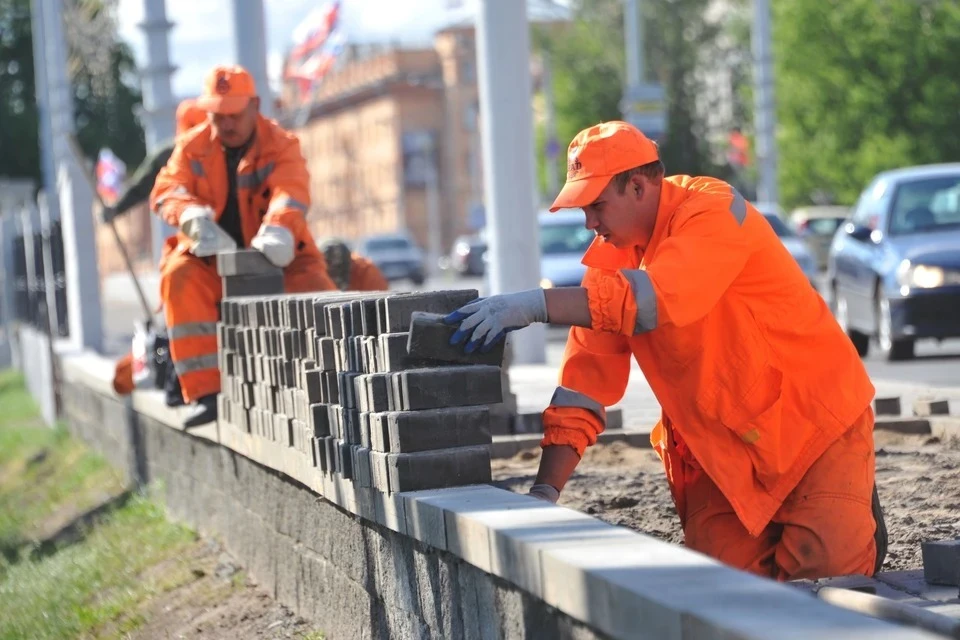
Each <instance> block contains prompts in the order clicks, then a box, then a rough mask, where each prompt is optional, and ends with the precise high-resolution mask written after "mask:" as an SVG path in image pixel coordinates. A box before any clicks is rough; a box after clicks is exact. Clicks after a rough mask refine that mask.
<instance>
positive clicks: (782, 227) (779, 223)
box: [763, 214, 796, 238]
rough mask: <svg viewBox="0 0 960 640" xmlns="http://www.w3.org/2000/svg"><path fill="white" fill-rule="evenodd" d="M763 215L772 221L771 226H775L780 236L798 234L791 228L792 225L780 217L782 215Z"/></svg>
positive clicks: (786, 236)
mask: <svg viewBox="0 0 960 640" xmlns="http://www.w3.org/2000/svg"><path fill="white" fill-rule="evenodd" d="M763 217H764V218H766V219H767V222H769V223H770V226H771V227H773V230H774V231H775V232H776V233H777V235H778V236H779V237H781V238H793V237H794V236H796V234H795V233H794V232H793V231H791V230H790V227H788V226H787V225H786V223H785V222H784V221H783V220H781V219H780V216H777V215H773V214H765V215H764V216H763Z"/></svg>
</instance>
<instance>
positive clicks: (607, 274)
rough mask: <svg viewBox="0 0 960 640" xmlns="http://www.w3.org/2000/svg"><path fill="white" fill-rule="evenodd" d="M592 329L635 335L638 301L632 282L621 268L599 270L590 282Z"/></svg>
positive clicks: (587, 286)
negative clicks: (631, 286) (616, 269)
mask: <svg viewBox="0 0 960 640" xmlns="http://www.w3.org/2000/svg"><path fill="white" fill-rule="evenodd" d="M586 288H587V302H588V304H589V306H590V321H591V328H592V329H593V330H594V331H607V332H610V333H619V334H622V335H626V336H632V335H633V329H634V323H635V322H636V317H637V304H636V301H634V299H633V296H632V295H631V289H630V284H629V283H628V282H627V279H626V278H625V277H624V276H623V274H622V273H620V272H619V271H604V272H602V273H598V274H597V275H596V277H595V278H592V279H591V281H590V282H589V283H587V284H586Z"/></svg>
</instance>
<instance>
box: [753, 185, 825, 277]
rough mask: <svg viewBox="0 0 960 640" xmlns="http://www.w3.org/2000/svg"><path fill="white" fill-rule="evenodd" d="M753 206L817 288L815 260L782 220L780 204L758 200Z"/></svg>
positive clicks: (804, 244) (803, 243)
mask: <svg viewBox="0 0 960 640" xmlns="http://www.w3.org/2000/svg"><path fill="white" fill-rule="evenodd" d="M753 206H755V207H756V208H757V211H759V212H760V213H762V214H763V217H764V218H766V219H767V222H769V223H770V226H771V227H773V230H774V231H775V232H776V234H777V237H778V238H780V241H781V242H782V243H783V246H784V247H786V249H787V251H789V252H790V255H792V256H793V259H794V260H796V261H797V264H799V265H800V269H802V270H803V273H804V275H806V276H807V279H808V280H809V281H810V284H811V285H812V286H813V287H814V288H817V261H816V259H815V258H814V257H813V253H812V252H811V251H810V249H809V248H808V247H807V245H806V243H805V242H804V241H803V240H802V239H801V238H800V236H798V235H797V234H796V233H795V232H794V231H793V229H791V228H790V227H789V226H788V225H787V223H786V222H784V221H783V211H782V210H781V209H780V206H779V205H777V204H774V203H770V202H758V203H754V205H753Z"/></svg>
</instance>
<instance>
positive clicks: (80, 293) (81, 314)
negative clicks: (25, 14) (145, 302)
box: [38, 0, 103, 351]
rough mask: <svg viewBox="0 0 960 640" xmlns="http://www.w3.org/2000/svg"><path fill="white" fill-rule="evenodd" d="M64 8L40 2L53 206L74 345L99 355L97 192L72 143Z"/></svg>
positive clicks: (57, 2)
mask: <svg viewBox="0 0 960 640" xmlns="http://www.w3.org/2000/svg"><path fill="white" fill-rule="evenodd" d="M63 2H64V0H43V1H42V2H38V4H42V5H43V10H42V12H41V14H42V19H43V31H42V34H41V38H42V39H43V47H42V51H44V58H43V62H44V63H45V65H46V81H47V87H48V91H49V99H50V102H49V106H50V109H49V118H50V124H51V126H50V129H51V132H52V136H53V147H52V150H53V158H54V166H55V167H56V176H55V177H56V181H55V183H54V187H53V190H52V191H51V192H50V193H49V195H48V202H49V200H54V199H58V201H59V205H60V206H59V208H60V224H61V226H60V229H61V233H62V236H63V258H64V267H65V269H64V270H65V277H66V293H67V317H68V321H69V324H70V341H71V342H72V343H73V346H75V347H77V348H81V349H92V350H94V351H99V350H100V348H101V346H102V343H103V324H102V316H101V309H100V273H99V270H98V266H97V254H96V251H93V250H92V247H96V233H95V229H94V226H93V215H92V214H93V192H92V191H91V189H90V188H89V186H88V185H87V183H86V180H85V179H84V178H83V177H82V176H83V174H82V173H81V172H83V171H86V170H87V168H86V167H83V166H80V164H79V162H80V158H74V157H73V155H72V154H71V152H70V149H69V148H68V139H69V137H70V136H73V135H74V132H75V131H76V126H75V124H74V120H73V90H72V88H71V85H70V78H69V77H68V75H67V49H66V39H65V38H64V33H63V15H64V10H63ZM38 66H39V65H38Z"/></svg>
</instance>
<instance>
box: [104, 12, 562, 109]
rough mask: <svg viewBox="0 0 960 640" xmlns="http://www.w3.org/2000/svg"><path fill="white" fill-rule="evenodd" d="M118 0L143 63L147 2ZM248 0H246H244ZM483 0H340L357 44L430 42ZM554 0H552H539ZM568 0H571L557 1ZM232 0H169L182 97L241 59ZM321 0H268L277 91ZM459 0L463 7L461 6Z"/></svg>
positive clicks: (126, 35)
mask: <svg viewBox="0 0 960 640" xmlns="http://www.w3.org/2000/svg"><path fill="white" fill-rule="evenodd" d="M158 1H160V0H119V2H118V9H117V11H118V15H117V19H118V23H119V25H118V26H119V31H120V37H121V38H123V39H124V40H125V41H126V42H128V43H129V44H130V46H131V48H132V49H133V52H134V56H135V57H136V59H137V62H138V64H142V63H143V60H144V51H145V47H146V41H145V38H144V34H143V32H142V31H141V30H140V29H139V28H138V27H137V24H138V23H139V22H140V21H141V20H142V19H143V15H144V13H143V7H144V3H145V2H158ZM239 1H240V2H243V0H239ZM477 1H478V0H341V20H342V24H343V26H344V28H345V29H346V32H347V36H348V38H349V40H350V42H352V43H365V42H384V41H394V42H398V43H399V44H402V45H406V46H416V45H422V46H430V43H432V40H433V34H434V32H435V31H436V30H437V29H438V28H439V27H440V26H442V25H444V24H447V23H448V22H449V21H451V20H455V19H457V18H458V17H463V16H464V14H465V12H466V13H467V14H468V15H469V14H471V13H472V12H473V11H474V10H475V3H476V2H477ZM536 1H537V2H541V3H542V2H550V0H536ZM554 1H555V3H556V4H560V5H566V4H567V3H568V2H569V0H554ZM231 4H232V3H231V1H230V0H166V7H167V19H168V20H170V21H171V22H173V23H175V26H174V27H173V29H172V30H171V31H170V35H169V46H170V57H171V62H172V63H173V64H174V65H176V66H177V67H178V70H177V71H176V73H174V76H173V91H174V94H175V95H176V96H178V97H185V96H191V95H196V94H197V93H198V92H199V90H200V87H201V85H202V83H203V77H204V75H206V73H207V71H209V70H210V68H211V67H213V66H214V65H216V64H223V63H233V62H236V56H235V49H234V42H233V26H232V17H231V16H232V14H231ZM323 4H324V3H323V2H322V0H263V5H264V13H265V14H266V34H267V69H268V73H269V74H270V78H271V86H272V87H273V88H274V90H275V91H276V90H277V88H278V85H277V79H278V78H279V75H280V70H281V66H282V61H283V54H284V52H285V51H286V50H287V48H288V47H289V46H290V44H291V43H292V34H293V32H294V30H295V29H296V28H297V26H298V25H299V24H300V22H301V21H302V20H303V19H304V18H306V17H307V15H309V13H310V12H311V11H314V10H316V9H317V8H318V7H322V6H323ZM458 5H459V6H458Z"/></svg>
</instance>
